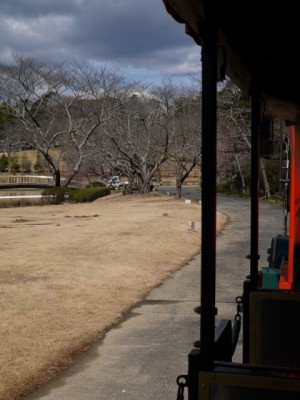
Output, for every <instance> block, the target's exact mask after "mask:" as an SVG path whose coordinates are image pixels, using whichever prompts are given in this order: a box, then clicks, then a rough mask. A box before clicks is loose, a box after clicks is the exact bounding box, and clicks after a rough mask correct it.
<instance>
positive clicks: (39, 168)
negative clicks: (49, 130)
mask: <svg viewBox="0 0 300 400" xmlns="http://www.w3.org/2000/svg"><path fill="white" fill-rule="evenodd" d="M33 168H34V172H36V173H39V172H43V171H44V168H43V164H42V160H41V154H40V153H37V155H36V162H35V163H34V165H33Z"/></svg>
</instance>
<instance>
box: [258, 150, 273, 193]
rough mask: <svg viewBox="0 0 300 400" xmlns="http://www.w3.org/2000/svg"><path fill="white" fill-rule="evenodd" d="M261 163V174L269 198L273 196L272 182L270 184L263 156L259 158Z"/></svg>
mask: <svg viewBox="0 0 300 400" xmlns="http://www.w3.org/2000/svg"><path fill="white" fill-rule="evenodd" d="M259 165H260V170H261V175H262V179H263V183H264V189H265V197H266V198H267V199H268V198H269V197H271V193H270V184H269V181H268V178H267V174H266V169H265V163H264V160H263V159H262V158H260V159H259Z"/></svg>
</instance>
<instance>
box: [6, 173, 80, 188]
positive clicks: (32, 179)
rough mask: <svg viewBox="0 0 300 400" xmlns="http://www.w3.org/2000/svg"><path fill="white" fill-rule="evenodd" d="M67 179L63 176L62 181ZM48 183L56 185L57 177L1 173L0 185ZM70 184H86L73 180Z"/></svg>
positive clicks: (77, 185) (73, 185)
mask: <svg viewBox="0 0 300 400" xmlns="http://www.w3.org/2000/svg"><path fill="white" fill-rule="evenodd" d="M64 181H66V179H65V178H61V182H62V183H63V182H64ZM20 184H22V185H24V184H26V185H27V184H28V185H30V184H34V185H47V186H54V185H55V179H54V178H53V177H52V176H44V175H14V176H1V175H0V186H1V185H16V186H17V185H20ZM70 186H72V187H78V188H80V187H83V186H84V185H83V184H82V183H81V182H78V181H71V184H70Z"/></svg>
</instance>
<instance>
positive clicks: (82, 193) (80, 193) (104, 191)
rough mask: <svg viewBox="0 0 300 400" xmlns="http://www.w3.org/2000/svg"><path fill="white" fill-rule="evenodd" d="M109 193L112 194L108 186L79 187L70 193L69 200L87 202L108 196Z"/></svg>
mask: <svg viewBox="0 0 300 400" xmlns="http://www.w3.org/2000/svg"><path fill="white" fill-rule="evenodd" d="M108 194H110V189H109V188H108V187H98V188H97V187H92V188H86V189H78V190H74V191H73V192H72V193H70V195H69V200H70V201H72V202H74V203H85V202H91V201H94V200H96V199H99V198H100V197H104V196H107V195H108Z"/></svg>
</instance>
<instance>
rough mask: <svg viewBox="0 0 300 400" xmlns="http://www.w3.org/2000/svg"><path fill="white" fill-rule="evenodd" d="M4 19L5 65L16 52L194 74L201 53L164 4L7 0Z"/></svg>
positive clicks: (0, 46)
mask: <svg viewBox="0 0 300 400" xmlns="http://www.w3.org/2000/svg"><path fill="white" fill-rule="evenodd" d="M0 16H1V17H0V61H2V60H3V58H5V57H3V56H2V59H1V53H2V54H4V55H5V56H6V57H7V51H8V49H11V50H13V51H19V52H25V53H26V54H28V55H30V56H35V57H39V58H45V59H51V60H55V61H58V60H59V59H60V60H61V59H62V58H69V57H76V58H79V59H80V58H84V59H85V60H90V61H96V62H109V63H113V64H120V65H121V66H122V67H124V66H126V65H129V66H132V67H133V68H144V69H147V68H148V69H157V70H160V71H162V72H165V71H176V65H178V71H182V70H183V69H182V68H180V65H182V64H183V63H184V62H185V61H186V60H187V59H189V61H190V64H191V70H193V69H194V65H192V63H193V61H192V60H193V59H194V57H193V56H192V54H196V53H197V52H198V51H199V50H198V49H196V45H195V44H194V43H193V41H192V39H191V38H190V37H188V36H187V35H185V33H184V26H183V25H182V24H178V23H177V22H175V21H174V20H173V19H172V17H171V16H170V15H168V14H167V12H166V10H165V8H164V5H163V3H162V0H151V1H142V0H25V1H24V0H10V1H9V0H1V3H0ZM4 49H5V51H4ZM1 50H2V51H1ZM185 68H186V70H187V72H188V69H189V66H188V64H187V65H186V67H185ZM172 73H176V72H172Z"/></svg>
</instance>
